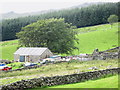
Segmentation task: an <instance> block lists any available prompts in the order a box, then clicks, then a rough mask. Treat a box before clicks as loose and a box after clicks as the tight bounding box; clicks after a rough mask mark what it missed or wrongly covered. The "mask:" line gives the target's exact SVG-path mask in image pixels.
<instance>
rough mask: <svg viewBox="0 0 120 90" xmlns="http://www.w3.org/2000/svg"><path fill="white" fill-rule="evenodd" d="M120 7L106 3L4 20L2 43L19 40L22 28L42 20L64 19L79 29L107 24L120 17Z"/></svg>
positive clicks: (119, 5) (119, 3)
mask: <svg viewBox="0 0 120 90" xmlns="http://www.w3.org/2000/svg"><path fill="white" fill-rule="evenodd" d="M118 7H120V2H117V3H105V4H99V5H92V6H88V7H83V8H72V9H65V10H59V11H54V12H48V13H45V14H41V15H37V16H27V17H20V18H15V19H6V20H2V41H5V40H13V39H17V37H16V33H17V32H20V31H21V28H22V27H24V26H26V25H28V24H31V23H33V22H36V21H38V20H42V19H49V18H64V19H65V22H67V23H72V25H74V26H76V27H77V28H81V27H87V26H93V25H98V24H105V23H108V22H107V19H108V17H109V16H110V15H112V14H115V15H117V16H120V13H119V11H118ZM119 21H120V17H119Z"/></svg>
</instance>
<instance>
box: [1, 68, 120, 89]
mask: <svg viewBox="0 0 120 90" xmlns="http://www.w3.org/2000/svg"><path fill="white" fill-rule="evenodd" d="M115 74H120V68H113V69H106V70H99V71H92V72H84V73H79V74H71V75H64V76H54V77H40V78H34V79H29V80H22V81H17V82H15V83H11V84H8V85H3V86H1V87H0V88H1V90H24V89H29V88H35V87H46V86H53V85H63V84H70V83H77V82H82V81H86V80H92V79H97V78H100V77H105V76H106V75H115Z"/></svg>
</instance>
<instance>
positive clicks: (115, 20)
mask: <svg viewBox="0 0 120 90" xmlns="http://www.w3.org/2000/svg"><path fill="white" fill-rule="evenodd" d="M108 22H109V23H110V24H111V27H112V24H113V23H115V22H118V16H117V15H110V16H109V18H108Z"/></svg>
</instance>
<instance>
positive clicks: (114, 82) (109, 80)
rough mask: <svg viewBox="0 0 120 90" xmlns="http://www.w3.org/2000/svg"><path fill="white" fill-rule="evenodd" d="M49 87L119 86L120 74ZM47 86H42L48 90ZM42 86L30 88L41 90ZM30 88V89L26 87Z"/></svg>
mask: <svg viewBox="0 0 120 90" xmlns="http://www.w3.org/2000/svg"><path fill="white" fill-rule="evenodd" d="M47 88H118V75H115V76H110V77H106V78H101V79H97V80H89V81H85V82H81V83H75V84H67V85H58V86H51V87H47ZM47 88H42V89H43V90H46V89H47ZM40 89H41V88H40V87H38V88H34V89H29V90H40ZM26 90H28V89H26Z"/></svg>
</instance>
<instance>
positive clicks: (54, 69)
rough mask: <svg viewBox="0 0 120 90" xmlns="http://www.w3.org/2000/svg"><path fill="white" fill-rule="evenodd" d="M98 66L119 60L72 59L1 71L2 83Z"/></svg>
mask: <svg viewBox="0 0 120 90" xmlns="http://www.w3.org/2000/svg"><path fill="white" fill-rule="evenodd" d="M93 66H95V67H97V68H98V70H103V69H107V68H115V67H118V60H92V61H81V62H80V61H76V60H73V61H70V62H64V63H57V64H50V65H44V66H42V67H39V68H36V69H28V70H23V71H13V72H0V81H1V82H2V83H0V85H4V84H9V83H12V82H15V81H19V80H22V79H23V80H24V79H31V78H39V77H44V76H56V75H67V74H74V73H80V72H88V71H95V70H94V69H93V70H92V69H89V68H91V67H93Z"/></svg>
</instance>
